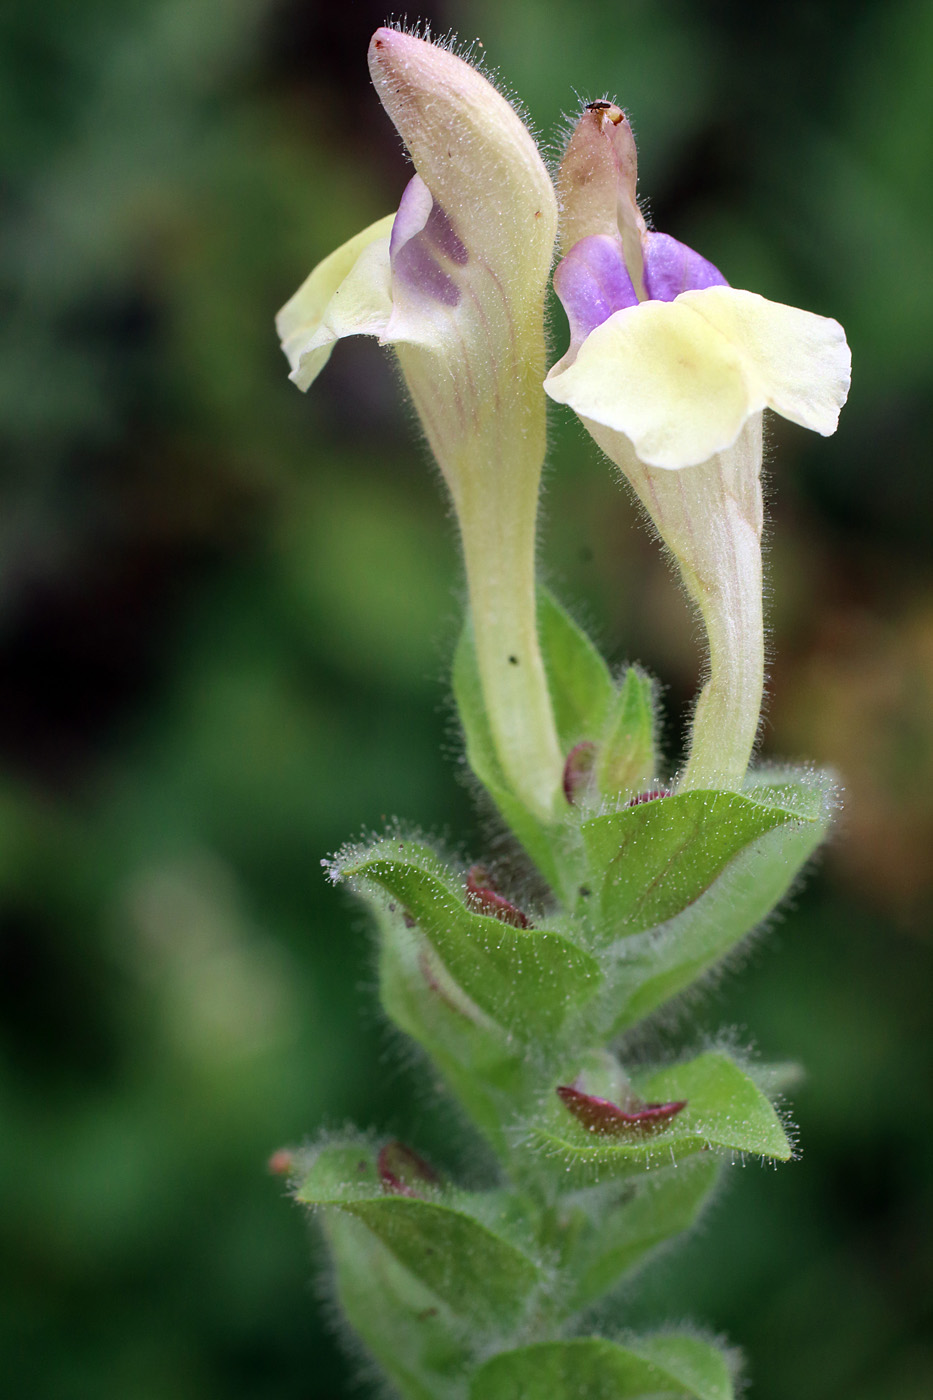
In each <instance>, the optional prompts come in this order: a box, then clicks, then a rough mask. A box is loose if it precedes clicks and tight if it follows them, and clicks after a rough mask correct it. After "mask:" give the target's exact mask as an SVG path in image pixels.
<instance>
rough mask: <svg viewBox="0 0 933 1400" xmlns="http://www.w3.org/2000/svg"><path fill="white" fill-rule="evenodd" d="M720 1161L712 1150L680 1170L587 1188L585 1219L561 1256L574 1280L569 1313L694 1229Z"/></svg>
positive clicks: (713, 1183)
mask: <svg viewBox="0 0 933 1400" xmlns="http://www.w3.org/2000/svg"><path fill="white" fill-rule="evenodd" d="M720 1166H721V1163H720V1162H719V1161H718V1160H717V1159H716V1158H715V1157H714V1156H713V1155H712V1153H709V1152H703V1153H699V1154H698V1155H697V1156H695V1157H688V1158H685V1159H684V1160H683V1161H682V1162H681V1163H680V1165H679V1166H678V1168H677V1170H676V1171H668V1172H664V1171H662V1172H646V1173H645V1174H644V1175H643V1176H642V1177H641V1178H638V1179H634V1180H631V1181H627V1182H625V1183H624V1185H622V1186H621V1188H620V1187H619V1186H613V1187H609V1188H604V1189H602V1190H600V1189H599V1188H596V1189H595V1190H590V1191H588V1192H586V1193H585V1196H584V1198H583V1205H582V1207H581V1208H580V1209H581V1213H585V1220H584V1223H583V1224H582V1228H579V1229H578V1231H577V1233H576V1235H575V1237H574V1240H573V1244H572V1246H571V1248H570V1250H569V1252H568V1254H567V1255H566V1256H565V1258H564V1259H563V1261H562V1263H563V1272H564V1276H565V1277H566V1278H567V1279H568V1281H569V1280H571V1279H572V1280H574V1283H573V1285H572V1292H571V1293H570V1295H569V1296H568V1298H567V1310H568V1312H575V1311H576V1310H577V1309H578V1308H582V1307H585V1306H586V1304H587V1303H592V1302H595V1301H596V1300H597V1299H598V1298H599V1297H601V1296H602V1294H603V1293H605V1292H606V1290H607V1289H609V1288H612V1287H613V1285H614V1284H616V1283H617V1282H618V1281H619V1279H620V1278H621V1277H622V1276H623V1274H626V1273H628V1272H629V1270H630V1269H634V1268H636V1267H637V1266H638V1265H640V1264H642V1263H644V1261H645V1260H646V1258H647V1257H648V1255H649V1254H650V1253H651V1252H652V1250H654V1249H656V1248H657V1247H658V1246H659V1245H661V1244H664V1243H665V1242H666V1241H668V1240H670V1239H671V1238H673V1236H674V1235H679V1234H681V1233H682V1232H683V1231H684V1230H689V1229H690V1228H691V1226H692V1225H694V1224H695V1223H696V1221H697V1220H698V1218H699V1216H700V1214H701V1212H702V1210H703V1208H704V1206H705V1205H706V1203H707V1201H708V1200H709V1197H710V1194H711V1192H712V1191H713V1189H714V1187H715V1185H716V1182H717V1179H718V1177H719V1170H720ZM607 1192H608V1193H609V1194H607Z"/></svg>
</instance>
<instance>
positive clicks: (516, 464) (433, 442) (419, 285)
mask: <svg viewBox="0 0 933 1400" xmlns="http://www.w3.org/2000/svg"><path fill="white" fill-rule="evenodd" d="M369 64H370V71H371V73H372V78H373V83H374V85H375V87H376V91H377V92H378V94H379V97H380V98H381V100H382V103H383V105H384V107H385V108H386V111H387V112H388V114H389V116H390V117H391V118H392V121H393V122H394V123H395V126H396V127H397V129H398V131H399V133H400V135H401V136H402V139H403V140H404V142H405V144H406V146H407V147H408V150H409V152H410V154H411V157H412V160H413V162H414V166H415V171H416V174H415V175H414V176H413V177H412V179H411V181H410V182H409V184H408V187H407V188H406V190H405V193H404V194H403V196H402V200H401V203H400V205H399V208H398V212H397V213H396V214H395V215H394V216H389V217H388V218H385V219H381V220H379V221H378V222H377V223H375V224H373V225H372V226H371V227H370V228H368V229H366V230H365V231H364V232H363V233H360V234H358V235H357V236H356V238H353V239H351V240H350V242H349V243H346V244H345V245H344V246H343V247H342V248H340V249H338V250H337V252H335V253H333V254H331V256H330V257H329V258H327V259H325V260H324V262H323V263H321V264H320V265H319V266H318V267H317V268H315V270H314V271H313V272H312V273H311V276H310V277H309V278H308V279H307V281H306V282H305V283H304V285H303V286H302V287H301V288H300V289H299V291H298V292H297V293H296V294H295V296H294V297H292V299H291V301H289V302H288V303H287V305H286V306H284V307H283V308H282V310H281V312H280V313H279V316H278V318H277V327H278V331H279V335H280V337H281V340H282V347H283V349H284V351H285V353H286V355H287V356H288V359H289V363H290V364H291V370H292V372H291V376H290V377H291V378H292V379H293V380H294V381H295V383H296V384H298V386H299V388H302V389H307V388H308V386H309V385H310V384H311V383H312V382H313V380H314V379H315V377H316V376H317V374H318V373H320V371H321V369H322V368H323V366H324V364H325V363H326V361H327V359H328V357H329V355H330V352H331V349H332V348H333V345H334V344H335V342H336V341H337V340H339V339H341V338H342V337H343V336H346V335H375V336H377V337H378V338H379V340H380V342H381V343H382V344H383V345H391V346H392V347H393V349H394V350H395V353H396V355H397V356H398V360H399V364H400V366H401V369H402V373H403V375H404V377H405V381H406V384H407V387H408V390H409V393H410V394H411V397H412V400H413V402H414V405H415V408H416V410H417V412H418V415H419V417H420V419H421V423H422V426H423V428H424V432H425V435H426V437H427V439H428V442H429V444H430V446H431V450H432V451H433V453H434V456H435V458H436V459H437V462H438V465H439V467H440V469H441V472H442V473H443V475H444V479H445V480H446V482H447V485H448V487H449V488H450V492H451V495H452V497H453V501H454V506H455V508H456V511H457V518H458V521H459V525H460V532H461V538H462V541H463V551H464V557H465V563H466V573H467V584H468V589H469V597H470V610H471V615H472V621H473V629H474V637H475V644H476V653H477V661H478V665H479V672H480V678H481V682H482V686H483V694H484V699H485V704H486V710H487V714H488V717H489V722H490V726H491V730H492V735H493V740H494V743H495V745H496V750H497V753H498V756H499V760H500V762H501V764H502V767H503V769H504V771H505V774H506V776H507V778H508V779H509V781H510V783H511V786H512V788H513V790H514V791H515V792H516V794H517V795H518V796H520V797H521V798H522V799H523V801H524V802H525V803H526V805H527V806H528V807H529V808H530V809H531V810H533V811H534V812H535V813H536V814H537V815H538V816H539V817H543V818H544V819H549V818H551V817H553V816H554V814H555V812H557V811H558V810H559V807H560V804H561V802H562V798H561V796H560V793H561V773H562V767H563V758H562V754H561V752H560V747H559V744H558V740H557V733H556V729H555V725H554V717H553V713H552V708H551V701H550V696H549V693H548V688H547V681H546V677H545V673H544V666H543V663H542V660H541V653H540V649H539V645H538V637H537V628H536V617H535V529H536V516H537V502H538V488H539V484H540V475H541V465H542V462H543V458H544V450H545V400H544V398H543V396H542V394H541V380H542V377H543V374H544V369H545V350H544V297H545V289H546V285H547V278H548V274H549V271H550V265H551V258H552V252H553V247H554V239H555V234H556V228H557V204H556V198H555V194H554V189H553V186H552V183H551V180H550V178H549V176H548V173H547V170H546V169H545V167H544V164H543V162H542V160H541V157H540V155H539V154H538V150H537V147H536V145H535V143H534V141H533V140H532V138H531V136H530V134H529V133H528V131H527V130H526V128H525V126H524V125H523V123H522V122H521V120H520V119H519V117H518V116H517V114H516V113H515V111H514V110H513V108H512V107H511V106H510V105H509V103H508V102H507V101H506V100H505V98H504V97H502V96H501V95H500V94H499V93H498V92H497V91H496V90H495V88H494V87H492V85H491V84H490V83H489V82H487V80H486V79H485V78H484V77H482V76H481V75H480V74H479V73H478V72H476V70H475V69H473V68H471V67H470V65H469V64H468V63H466V62H464V61H463V60H462V59H460V58H458V57H457V56H456V55H455V54H453V53H450V52H449V51H447V50H445V49H442V48H439V47H437V46H435V45H433V44H430V43H427V42H426V41H425V40H422V39H418V38H415V37H413V36H412V35H409V34H404V33H401V32H399V31H397V30H394V29H379V30H377V32H376V34H375V35H374V36H373V39H372V42H371V44H370V49H369Z"/></svg>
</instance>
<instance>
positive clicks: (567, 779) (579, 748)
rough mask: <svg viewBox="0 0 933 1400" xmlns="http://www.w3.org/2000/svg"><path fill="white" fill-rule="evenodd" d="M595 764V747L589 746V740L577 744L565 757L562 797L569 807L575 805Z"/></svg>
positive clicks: (593, 745)
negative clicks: (578, 794)
mask: <svg viewBox="0 0 933 1400" xmlns="http://www.w3.org/2000/svg"><path fill="white" fill-rule="evenodd" d="M595 762H596V745H595V744H591V743H590V741H589V739H584V740H583V742H582V743H580V744H577V745H576V747H575V748H572V749H571V750H570V752H569V754H568V755H567V762H566V763H565V764H564V796H565V797H566V799H567V801H568V802H569V803H570V805H571V807H573V806H574V804H575V803H576V800H577V793H578V792H579V791H580V790H581V788H584V787H586V785H587V783H588V782H589V779H590V775H591V774H592V772H593V765H594V764H595Z"/></svg>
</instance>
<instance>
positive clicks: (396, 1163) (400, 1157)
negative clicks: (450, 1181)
mask: <svg viewBox="0 0 933 1400" xmlns="http://www.w3.org/2000/svg"><path fill="white" fill-rule="evenodd" d="M376 1170H377V1171H378V1173H379V1180H380V1181H381V1183H382V1189H383V1190H384V1191H385V1192H387V1193H388V1194H389V1195H390V1196H411V1197H413V1198H415V1199H417V1198H418V1197H420V1196H423V1195H424V1193H425V1188H428V1189H430V1188H431V1187H434V1186H438V1185H439V1184H440V1177H439V1176H438V1174H437V1172H436V1171H435V1170H434V1168H433V1167H429V1166H428V1164H427V1162H426V1161H425V1160H424V1158H423V1157H419V1156H418V1153H417V1152H415V1151H413V1150H412V1148H410V1147H406V1146H405V1144H404V1143H403V1142H398V1141H397V1140H393V1141H392V1142H387V1143H386V1144H385V1146H384V1147H383V1148H382V1149H381V1150H380V1152H379V1156H378V1158H377V1160H376Z"/></svg>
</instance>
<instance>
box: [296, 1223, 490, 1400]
mask: <svg viewBox="0 0 933 1400" xmlns="http://www.w3.org/2000/svg"><path fill="white" fill-rule="evenodd" d="M327 1217H328V1218H327V1220H326V1222H325V1227H324V1231H325V1235H326V1238H327V1242H328V1244H329V1246H330V1251H331V1255H332V1257H333V1260H334V1270H335V1275H336V1283H337V1295H338V1297H339V1300H340V1305H341V1308H342V1310H343V1312H344V1313H345V1314H346V1317H347V1319H348V1321H349V1322H350V1323H351V1325H352V1326H353V1327H354V1328H355V1329H356V1331H357V1332H358V1333H359V1335H360V1337H361V1338H362V1339H363V1342H364V1344H365V1345H366V1347H367V1348H368V1349H369V1351H370V1352H371V1353H372V1355H373V1356H374V1357H375V1358H376V1360H377V1361H379V1363H380V1364H381V1365H382V1366H383V1367H384V1369H385V1371H386V1372H387V1374H388V1376H389V1377H390V1379H391V1380H392V1381H393V1382H394V1384H395V1385H396V1387H397V1388H398V1390H399V1391H400V1392H401V1394H402V1395H404V1396H405V1397H406V1398H407V1400H462V1397H463V1375H464V1372H465V1370H466V1369H467V1368H468V1366H469V1361H470V1345H469V1343H470V1337H469V1329H468V1327H467V1326H466V1325H465V1324H464V1323H463V1321H462V1320H461V1319H460V1318H458V1317H457V1316H456V1315H455V1314H454V1313H453V1312H452V1311H451V1310H450V1308H448V1307H447V1306H446V1305H445V1304H444V1303H443V1302H442V1301H441V1300H440V1299H439V1298H438V1297H437V1295H436V1294H435V1293H433V1292H432V1291H431V1289H430V1288H427V1287H426V1286H425V1285H424V1284H423V1283H421V1282H420V1280H419V1279H417V1278H415V1277H414V1275H413V1274H411V1273H410V1272H409V1271H408V1269H406V1268H405V1267H404V1265H403V1264H401V1263H400V1262H399V1261H398V1259H397V1258H396V1257H395V1255H394V1254H392V1253H391V1252H390V1251H389V1250H388V1249H386V1248H385V1246H384V1245H382V1244H381V1243H380V1241H379V1240H378V1239H377V1238H376V1237H375V1236H374V1235H373V1234H372V1233H371V1231H370V1230H369V1229H368V1228H367V1227H366V1226H365V1225H364V1224H363V1223H362V1222H361V1221H359V1220H356V1219H354V1218H353V1217H352V1216H349V1215H347V1214H346V1213H344V1212H341V1211H337V1210H331V1211H328V1212H327Z"/></svg>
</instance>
